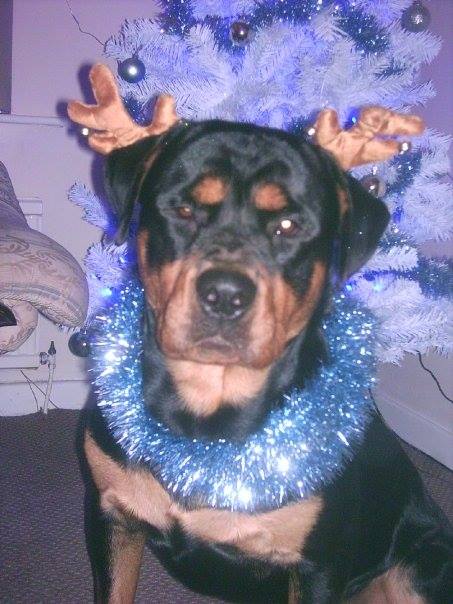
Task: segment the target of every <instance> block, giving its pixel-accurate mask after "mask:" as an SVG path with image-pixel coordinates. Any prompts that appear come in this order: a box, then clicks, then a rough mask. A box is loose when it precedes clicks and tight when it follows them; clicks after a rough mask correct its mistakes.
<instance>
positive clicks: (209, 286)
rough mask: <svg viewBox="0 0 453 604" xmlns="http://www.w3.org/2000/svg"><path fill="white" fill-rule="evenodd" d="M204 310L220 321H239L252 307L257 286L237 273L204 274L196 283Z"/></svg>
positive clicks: (214, 271)
mask: <svg viewBox="0 0 453 604" xmlns="http://www.w3.org/2000/svg"><path fill="white" fill-rule="evenodd" d="M196 288H197V294H198V298H199V301H200V304H201V306H202V308H203V310H204V311H205V312H206V313H207V314H208V315H210V316H212V317H215V318H218V319H238V318H239V317H241V316H242V315H243V314H244V313H245V311H246V310H247V309H248V308H249V307H250V306H251V304H252V302H253V300H254V298H255V294H256V286H255V284H254V283H253V281H252V280H251V279H250V278H249V277H247V276H246V275H243V274H242V273H239V272H237V271H228V270H222V269H210V270H207V271H205V272H204V273H202V274H201V275H200V276H199V277H198V279H197V283H196Z"/></svg>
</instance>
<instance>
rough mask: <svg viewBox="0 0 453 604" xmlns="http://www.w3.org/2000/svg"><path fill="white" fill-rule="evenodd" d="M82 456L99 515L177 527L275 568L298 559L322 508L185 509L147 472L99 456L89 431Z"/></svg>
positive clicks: (314, 504)
mask: <svg viewBox="0 0 453 604" xmlns="http://www.w3.org/2000/svg"><path fill="white" fill-rule="evenodd" d="M85 452H86V456H87V459H88V463H89V465H90V469H91V472H92V475H93V479H94V482H95V484H96V486H97V488H98V489H99V493H100V498H101V506H102V508H103V510H104V511H106V512H109V513H110V514H112V515H113V516H121V515H123V516H124V515H126V516H132V517H133V518H134V519H136V520H140V521H142V522H146V523H148V524H149V525H151V526H153V527H154V528H156V529H158V530H159V531H163V532H165V531H169V530H171V528H172V527H173V526H174V525H175V524H176V523H177V524H178V525H179V526H180V527H181V529H182V530H183V531H185V532H186V533H188V534H190V535H192V536H194V537H197V538H198V539H200V540H202V541H204V542H207V543H217V544H224V545H229V546H233V547H235V548H237V549H238V550H240V551H241V552H243V553H246V554H248V555H250V556H252V557H257V558H261V559H266V560H268V561H271V562H275V563H277V564H283V565H291V564H294V563H297V562H298V561H300V560H301V559H302V556H303V547H304V543H305V541H306V539H307V537H308V535H309V534H310V532H311V531H312V529H313V527H314V526H315V525H316V522H317V520H318V517H319V514H320V512H321V510H322V507H323V501H322V499H321V498H320V497H312V498H310V499H307V500H305V501H302V502H300V503H296V504H292V505H288V506H285V507H283V508H281V509H278V510H273V511H271V512H265V513H261V514H246V513H239V512H229V511H227V510H215V509H211V508H200V509H196V510H185V509H184V508H182V507H181V506H180V505H178V504H177V503H176V502H175V501H174V500H172V498H171V497H170V495H169V494H168V493H167V492H166V491H165V490H164V489H163V488H162V486H161V485H160V484H159V483H158V482H157V480H156V479H155V478H154V477H153V476H152V474H151V473H150V472H148V471H146V470H143V469H133V468H124V467H122V466H121V465H119V464H118V463H116V462H115V461H114V460H113V459H112V458H110V457H109V456H108V455H106V454H105V453H104V452H103V451H102V449H101V448H100V447H99V446H98V445H97V444H96V442H95V441H94V439H93V438H92V436H91V435H90V433H89V432H87V433H86V437H85Z"/></svg>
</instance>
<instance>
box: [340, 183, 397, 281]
mask: <svg viewBox="0 0 453 604" xmlns="http://www.w3.org/2000/svg"><path fill="white" fill-rule="evenodd" d="M342 181H343V182H342V184H341V185H339V188H338V196H339V204H340V215H341V225H340V233H339V234H340V259H339V269H340V274H341V277H342V278H343V279H347V278H348V277H350V276H351V275H353V274H354V273H355V272H356V271H358V270H359V269H360V268H361V267H362V266H363V265H364V264H365V263H366V262H367V260H369V259H370V258H371V256H372V255H373V253H374V252H375V250H376V248H377V245H378V243H379V239H380V238H381V236H382V234H383V233H384V231H385V228H386V227H387V224H388V222H389V219H390V214H389V211H388V210H387V207H386V205H385V203H384V202H383V201H381V200H380V199H377V198H376V197H374V196H373V195H371V194H370V193H368V191H366V190H365V189H364V188H363V186H362V185H361V184H360V183H359V182H358V181H357V180H356V179H355V178H353V177H352V176H350V175H349V174H344V179H342Z"/></svg>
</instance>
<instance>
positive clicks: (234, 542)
mask: <svg viewBox="0 0 453 604" xmlns="http://www.w3.org/2000/svg"><path fill="white" fill-rule="evenodd" d="M106 189H107V192H108V196H109V199H110V202H111V203H112V206H113V208H114V210H115V212H116V214H117V216H118V233H117V239H116V240H117V242H118V243H121V242H122V241H124V240H125V238H126V237H127V235H128V232H129V228H130V224H131V220H132V217H133V215H134V210H135V207H136V206H138V207H139V208H140V210H139V218H138V223H137V224H138V226H137V232H136V242H137V246H136V248H137V261H138V269H139V274H140V279H141V282H142V285H143V288H144V291H145V297H146V310H145V313H144V316H143V323H142V325H143V341H144V351H143V359H142V372H143V384H144V386H143V396H144V400H145V404H146V406H147V408H148V409H149V412H150V413H151V414H153V416H154V417H155V418H157V419H158V420H159V421H161V422H164V423H165V424H166V425H167V426H169V427H170V428H171V430H173V431H175V432H176V433H178V434H183V435H186V436H188V437H196V438H207V439H213V438H219V437H220V438H223V439H234V440H241V439H243V438H244V437H245V436H246V435H248V434H250V433H251V432H253V431H255V430H256V429H257V428H258V427H259V426H260V425H261V424H262V422H263V420H264V418H265V417H266V415H267V414H268V413H269V410H270V406H271V405H272V404H275V401H278V400H281V398H282V395H283V394H284V393H285V392H288V390H290V389H291V388H292V387H297V388H303V387H304V382H306V380H307V378H309V377H310V378H311V377H313V376H316V372H317V371H318V370H319V365H320V363H321V362H322V361H323V359H324V358H325V354H326V353H325V344H324V342H323V340H322V337H321V336H320V332H319V329H318V328H319V323H320V320H321V318H322V317H323V314H324V313H325V311H326V309H327V308H328V305H329V300H330V298H331V295H332V292H333V290H334V289H335V288H336V287H338V286H339V284H341V283H342V282H343V281H344V280H345V279H347V278H348V277H349V276H350V275H352V274H353V273H354V272H355V271H357V270H358V269H359V268H360V267H361V266H362V265H363V264H364V263H365V262H366V261H367V259H368V258H369V257H370V256H371V255H372V253H373V252H374V250H375V248H376V246H377V243H378V240H379V238H380V236H381V235H382V233H383V231H384V229H385V227H386V225H387V223H388V218H389V216H388V212H387V209H386V207H385V205H384V204H383V203H382V202H381V201H380V200H378V199H376V198H375V197H373V196H372V195H370V194H369V193H368V192H366V191H365V190H364V189H363V188H362V187H361V185H360V184H359V183H358V182H357V181H355V180H354V179H353V178H352V177H350V176H348V175H347V174H346V173H344V172H343V171H342V170H341V169H340V168H339V167H338V166H337V164H336V162H335V161H334V160H333V158H332V157H331V156H330V155H329V154H328V153H326V152H324V151H323V150H321V149H320V148H319V147H317V146H316V145H314V144H312V143H311V142H310V141H309V140H304V139H303V138H302V137H299V136H295V135H292V134H289V133H285V132H282V131H278V130H273V129H269V128H263V127H258V126H253V125H248V124H236V123H229V122H224V121H206V122H200V123H180V124H178V125H176V126H174V127H173V128H172V129H171V130H170V131H169V132H167V133H165V134H163V135H160V136H153V137H150V138H148V139H143V140H141V141H139V142H136V143H134V144H132V145H130V146H128V147H125V148H123V149H119V150H116V151H113V152H112V153H111V154H110V155H109V156H108V159H107V164H106ZM84 446H85V453H86V458H87V461H88V465H89V467H90V471H91V476H92V479H93V482H94V485H95V487H96V491H97V495H96V497H95V501H94V505H93V506H92V507H91V508H90V510H91V511H90V522H89V543H90V544H91V559H92V565H93V570H94V575H95V591H96V601H97V602H109V603H111V604H112V603H122V604H125V603H128V602H133V600H134V595H135V589H136V584H137V578H138V573H139V566H140V561H141V556H142V552H143V547H144V545H145V542H148V543H149V544H150V545H151V547H152V548H153V550H154V551H155V552H156V554H157V555H158V557H159V558H160V559H161V560H162V561H163V562H164V563H165V565H166V566H167V568H168V569H169V570H170V572H171V573H172V574H173V575H175V576H177V577H178V578H179V579H180V580H181V581H183V582H184V583H185V584H186V585H188V586H190V587H191V588H193V589H195V590H198V591H200V592H202V593H205V594H211V595H214V596H217V597H219V598H222V599H224V600H226V601H232V602H244V603H252V602H256V603H260V604H264V603H272V604H277V603H280V602H288V601H290V602H302V603H303V604H309V603H314V604H327V603H330V604H339V603H341V602H351V603H370V604H380V603H392V604H394V603H414V604H415V603H417V604H418V603H422V602H424V603H428V602H429V603H432V604H447V603H451V602H452V601H453V545H452V544H453V538H452V533H451V529H450V528H449V526H448V523H447V521H446V520H445V518H444V517H443V516H442V513H441V512H440V510H439V509H438V508H437V507H436V505H435V504H434V503H433V502H432V501H431V500H430V498H429V497H428V496H427V494H426V493H425V492H424V490H423V487H422V483H421V480H420V478H419V476H418V474H417V472H416V470H415V469H414V467H413V466H412V464H411V463H410V461H409V460H408V458H407V457H406V455H405V454H404V452H403V451H402V449H401V447H400V445H399V443H398V441H397V439H396V437H395V436H394V435H393V434H392V433H391V431H390V430H389V429H388V428H387V427H386V426H385V425H384V423H383V422H382V420H381V419H380V417H379V416H378V414H376V416H375V417H374V418H373V419H372V421H370V424H369V425H368V428H367V430H366V433H365V436H364V439H363V442H362V444H360V446H357V447H356V449H355V452H354V455H353V458H352V459H351V461H349V462H348V463H347V464H346V466H345V468H344V470H343V471H342V472H340V473H339V474H338V475H337V476H336V478H335V479H334V480H333V481H332V482H331V483H329V484H328V485H327V486H326V487H325V489H324V490H323V491H322V492H319V493H317V494H316V495H314V496H312V497H310V498H308V499H304V500H302V501H300V502H297V503H293V504H290V505H287V506H285V507H282V508H280V509H277V510H273V511H270V512H263V513H256V514H247V513H236V512H230V511H227V510H221V509H218V510H216V509H210V508H197V507H196V506H192V507H191V506H188V507H183V506H182V505H180V504H178V503H177V502H175V501H174V500H173V499H172V497H171V495H170V494H169V493H168V492H167V491H165V490H164V489H163V487H162V486H161V485H160V483H158V482H157V480H156V479H155V478H154V477H153V475H152V474H151V473H150V471H149V470H147V469H146V468H145V467H141V466H139V465H132V464H131V463H130V462H128V461H127V459H126V458H125V456H124V455H123V454H122V452H121V450H120V448H119V447H118V445H117V444H116V443H115V442H114V441H113V440H112V438H111V436H110V435H109V432H108V430H107V428H106V426H105V424H104V422H103V419H102V417H101V416H100V414H99V412H98V411H96V410H94V411H93V412H92V413H91V415H90V418H89V421H88V425H87V429H86V432H85V445H84Z"/></svg>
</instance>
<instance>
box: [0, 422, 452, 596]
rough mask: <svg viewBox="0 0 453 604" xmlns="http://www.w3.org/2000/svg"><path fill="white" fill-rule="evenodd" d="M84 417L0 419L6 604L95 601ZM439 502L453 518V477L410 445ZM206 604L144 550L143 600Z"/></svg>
mask: <svg viewBox="0 0 453 604" xmlns="http://www.w3.org/2000/svg"><path fill="white" fill-rule="evenodd" d="M79 417H80V413H79V412H77V411H64V410H54V411H51V412H50V413H49V415H48V416H43V415H42V414H34V415H27V416H21V417H2V418H0V435H1V436H0V602H1V603H5V604H25V603H26V604H41V603H43V604H44V603H45V604H85V603H86V604H89V603H90V602H91V601H92V587H91V571H90V566H89V562H88V557H87V554H86V550H85V542H84V529H83V525H84V523H83V500H84V484H83V481H82V477H81V475H80V470H79V464H78V458H77V454H76V448H75V440H76V433H77V426H78V422H79ZM407 450H408V453H409V455H410V456H411V458H412V460H413V461H414V463H415V464H416V466H417V467H418V469H419V471H420V473H421V475H422V478H423V480H424V481H425V484H426V486H427V488H428V490H429V491H430V493H431V494H432V496H433V498H434V499H435V500H436V501H437V502H438V503H439V504H440V506H441V507H442V508H443V510H444V511H445V513H446V514H447V516H449V518H450V519H451V520H452V521H453V497H452V492H453V472H450V471H449V470H448V469H447V468H445V467H444V466H442V465H440V464H438V463H437V462H435V461H434V460H432V459H431V458H429V457H427V456H426V455H424V454H423V453H420V452H419V451H417V450H415V449H413V448H411V447H407ZM145 602H153V603H154V604H180V603H181V604H182V603H184V604H208V603H213V602H219V601H218V600H213V599H212V598H206V597H202V596H198V595H196V594H193V593H192V592H190V591H188V590H187V589H185V588H184V587H182V586H181V585H179V584H178V583H177V582H176V581H174V580H173V579H172V578H171V577H170V576H169V575H168V574H167V573H166V572H165V571H164V570H163V569H162V567H161V566H160V565H159V563H158V562H157V561H156V560H155V559H154V558H153V556H152V555H151V554H150V553H149V552H146V554H145V561H144V564H143V567H142V574H141V578H140V584H139V589H138V594H137V603H138V604H145Z"/></svg>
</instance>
